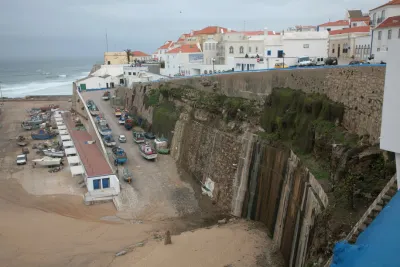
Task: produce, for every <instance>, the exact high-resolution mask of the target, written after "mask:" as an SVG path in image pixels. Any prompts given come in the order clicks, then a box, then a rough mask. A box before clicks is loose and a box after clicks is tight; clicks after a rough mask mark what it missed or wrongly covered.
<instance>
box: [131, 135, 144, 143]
mask: <svg viewBox="0 0 400 267" xmlns="http://www.w3.org/2000/svg"><path fill="white" fill-rule="evenodd" d="M132 134H133V141H134V142H135V143H136V144H140V143H144V133H143V132H133V133H132Z"/></svg>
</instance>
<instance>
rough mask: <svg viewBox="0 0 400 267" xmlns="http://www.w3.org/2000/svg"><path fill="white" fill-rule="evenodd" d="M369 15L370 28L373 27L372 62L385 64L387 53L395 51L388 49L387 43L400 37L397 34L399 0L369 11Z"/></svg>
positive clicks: (399, 12) (399, 13)
mask: <svg viewBox="0 0 400 267" xmlns="http://www.w3.org/2000/svg"><path fill="white" fill-rule="evenodd" d="M369 14H370V18H371V26H372V27H373V33H372V55H373V61H374V62H377V63H380V62H381V61H383V62H386V60H387V53H388V51H389V50H390V49H395V48H390V47H389V43H390V42H389V41H390V40H391V39H394V38H399V37H400V35H399V34H400V33H399V32H398V31H399V26H400V22H399V19H400V0H393V1H390V2H387V3H386V4H384V5H381V6H379V7H376V8H374V9H371V10H370V12H369ZM397 49H398V48H397Z"/></svg>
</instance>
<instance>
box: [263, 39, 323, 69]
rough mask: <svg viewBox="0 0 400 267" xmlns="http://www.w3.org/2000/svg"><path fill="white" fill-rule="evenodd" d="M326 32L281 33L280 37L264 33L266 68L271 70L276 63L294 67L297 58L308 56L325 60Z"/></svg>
mask: <svg viewBox="0 0 400 267" xmlns="http://www.w3.org/2000/svg"><path fill="white" fill-rule="evenodd" d="M328 35H329V33H328V32H327V31H322V32H316V31H309V32H282V33H281V34H280V35H271V34H270V33H269V32H267V31H265V42H264V45H265V47H264V51H265V54H264V57H265V60H264V61H265V63H264V64H266V67H267V68H273V67H274V66H275V64H276V63H283V58H282V57H281V55H284V58H285V59H284V61H285V64H286V65H294V64H296V62H297V58H298V57H302V56H308V57H310V58H312V59H314V58H321V57H322V58H326V57H327V56H328Z"/></svg>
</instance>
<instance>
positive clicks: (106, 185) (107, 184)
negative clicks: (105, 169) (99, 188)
mask: <svg viewBox="0 0 400 267" xmlns="http://www.w3.org/2000/svg"><path fill="white" fill-rule="evenodd" d="M101 182H102V185H103V188H109V187H110V178H104V179H102V180H101Z"/></svg>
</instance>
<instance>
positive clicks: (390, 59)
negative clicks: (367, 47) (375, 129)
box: [380, 38, 400, 188]
mask: <svg viewBox="0 0 400 267" xmlns="http://www.w3.org/2000/svg"><path fill="white" fill-rule="evenodd" d="M388 46H390V47H396V48H398V47H400V38H392V39H389V41H388ZM399 73H400V49H389V51H388V52H387V65H386V77H385V92H384V96H383V108H382V126H381V136H380V148H381V149H383V150H387V151H391V152H394V153H395V155H396V156H395V157H396V170H397V186H398V188H400V139H399V136H400V124H399V123H398V115H399V114H400V95H399Z"/></svg>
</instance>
